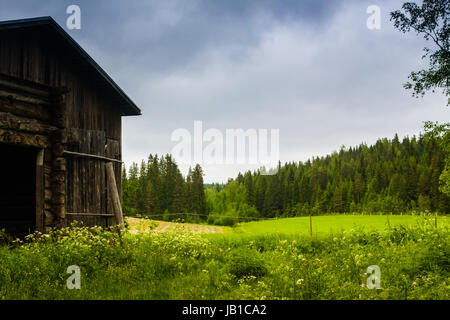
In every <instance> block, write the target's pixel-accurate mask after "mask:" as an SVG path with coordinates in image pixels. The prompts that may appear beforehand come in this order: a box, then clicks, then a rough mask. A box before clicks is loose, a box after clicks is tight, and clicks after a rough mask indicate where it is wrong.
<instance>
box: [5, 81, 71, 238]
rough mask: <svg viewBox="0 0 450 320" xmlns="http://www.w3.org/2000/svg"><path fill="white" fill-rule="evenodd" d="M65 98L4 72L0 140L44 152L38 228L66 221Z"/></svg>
mask: <svg viewBox="0 0 450 320" xmlns="http://www.w3.org/2000/svg"><path fill="white" fill-rule="evenodd" d="M61 100H62V97H61V96H60V95H55V94H54V93H53V92H52V90H51V88H42V87H38V86H35V85H32V84H29V83H22V82H21V81H19V80H17V79H9V78H5V77H3V76H0V144H3V143H5V144H11V145H17V146H26V147H33V148H36V150H37V152H41V158H42V159H41V160H42V163H39V164H38V163H36V172H37V174H36V180H37V185H36V187H37V188H36V227H37V229H38V230H43V229H44V228H45V227H54V226H59V225H62V224H63V222H64V219H65V190H64V189H65V159H64V158H62V157H61V149H62V148H61V146H62V142H63V134H62V131H63V130H62V128H61V127H60V125H61V123H60V121H58V115H59V114H60V113H61V110H60V109H61V108H63V105H62V104H61ZM2 156H8V155H2ZM3 169H5V168H3Z"/></svg>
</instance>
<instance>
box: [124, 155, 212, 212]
mask: <svg viewBox="0 0 450 320" xmlns="http://www.w3.org/2000/svg"><path fill="white" fill-rule="evenodd" d="M122 190H123V191H122V192H123V211H124V213H125V214H126V215H136V214H140V215H156V216H157V217H158V218H164V215H167V214H169V213H186V212H189V213H197V214H199V215H205V214H206V201H205V191H204V184H203V171H202V168H201V167H200V165H196V166H195V167H194V169H192V170H191V169H189V172H188V174H187V176H186V178H184V177H183V175H182V174H181V172H180V170H179V168H178V166H177V164H176V163H175V161H174V159H173V158H172V156H171V155H166V156H161V157H158V155H150V156H149V157H148V159H147V161H142V162H141V164H140V166H138V164H137V163H133V164H132V165H131V166H130V168H129V170H128V172H127V170H126V169H125V168H123V170H122Z"/></svg>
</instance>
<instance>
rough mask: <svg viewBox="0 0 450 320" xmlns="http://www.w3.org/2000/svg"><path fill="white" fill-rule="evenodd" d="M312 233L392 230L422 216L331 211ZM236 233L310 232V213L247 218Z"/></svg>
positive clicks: (314, 225)
mask: <svg viewBox="0 0 450 320" xmlns="http://www.w3.org/2000/svg"><path fill="white" fill-rule="evenodd" d="M311 222H312V233H313V236H325V235H327V234H329V233H336V232H340V231H343V230H351V229H358V230H363V231H374V230H379V231H383V230H389V228H390V227H394V226H398V225H403V226H414V225H419V224H420V223H421V222H422V216H412V215H402V216H400V215H373V216H370V215H331V216H313V217H312V218H311ZM437 223H438V225H448V223H449V222H448V218H447V217H446V216H438V217H437ZM233 231H234V232H235V233H243V234H249V235H263V234H276V233H278V234H290V235H294V234H302V235H309V234H310V219H309V217H298V218H285V219H274V220H264V221H255V222H246V223H241V224H239V225H238V226H237V227H236V228H234V230H233Z"/></svg>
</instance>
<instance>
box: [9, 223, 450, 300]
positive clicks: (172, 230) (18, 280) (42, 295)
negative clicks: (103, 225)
mask: <svg viewBox="0 0 450 320" xmlns="http://www.w3.org/2000/svg"><path fill="white" fill-rule="evenodd" d="M388 221H389V222H388ZM136 223H138V224H139V223H140V222H139V221H134V224H136ZM143 223H145V227H142V226H141V230H140V231H139V232H134V233H132V232H130V231H129V230H132V229H133V228H135V229H134V230H136V226H135V225H134V226H133V223H128V231H122V232H121V235H120V236H119V234H118V232H116V231H115V230H110V231H108V230H102V229H100V228H86V227H82V226H78V227H75V228H72V229H62V230H54V231H52V232H51V233H49V234H39V233H35V234H33V235H30V236H28V237H27V238H26V239H25V241H14V242H8V241H6V240H5V239H3V241H4V242H5V243H6V244H5V245H3V246H1V247H0V261H1V263H0V299H213V300H214V299H352V300H358V299H364V300H365V299H449V292H450V272H449V271H450V267H449V266H450V264H449V256H450V252H449V250H450V233H449V225H448V220H447V217H445V216H440V217H438V224H437V226H436V225H435V220H434V217H433V216H431V217H430V216H389V217H388V216H343V215H342V216H323V217H313V236H312V237H311V236H310V235H309V218H290V219H279V220H270V221H261V222H249V223H242V224H239V225H238V226H237V227H235V228H223V229H222V231H221V232H214V233H205V232H203V233H201V232H198V230H197V231H196V230H195V229H194V230H193V229H192V227H191V226H189V225H186V226H185V225H183V224H173V225H171V226H170V227H165V229H164V230H163V231H161V227H160V226H159V224H158V222H153V221H150V222H149V221H145V222H143ZM314 225H315V226H316V229H315V230H314ZM200 229H201V228H200ZM3 238H4V236H3ZM71 265H77V266H79V267H80V270H81V288H80V289H79V290H77V289H75V290H69V289H68V288H67V285H66V283H67V279H68V277H69V276H70V274H68V273H67V268H68V267H69V266H71ZM371 265H377V266H379V268H380V271H381V276H380V279H381V281H380V284H381V286H380V288H379V289H369V288H368V287H367V278H368V277H369V276H370V275H369V274H368V273H367V268H368V267H369V266H371Z"/></svg>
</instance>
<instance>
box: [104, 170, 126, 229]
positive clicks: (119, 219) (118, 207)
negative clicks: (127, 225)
mask: <svg viewBox="0 0 450 320" xmlns="http://www.w3.org/2000/svg"><path fill="white" fill-rule="evenodd" d="M105 166H106V176H107V180H108V187H109V190H110V194H111V200H112V205H113V208H114V214H115V215H116V223H117V224H118V225H119V226H120V227H123V213H122V204H121V203H120V196H119V191H118V189H117V183H116V177H115V174H114V168H113V164H112V162H108V163H106V164H105Z"/></svg>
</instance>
